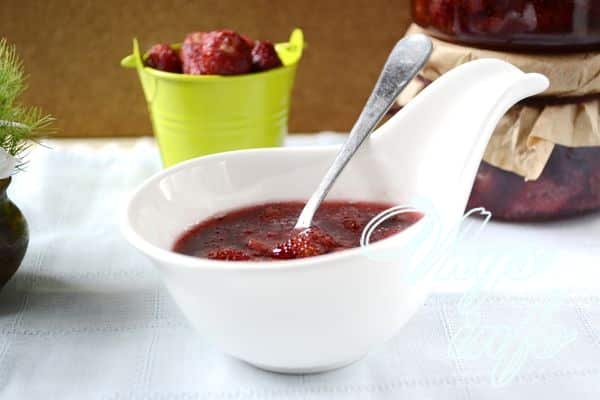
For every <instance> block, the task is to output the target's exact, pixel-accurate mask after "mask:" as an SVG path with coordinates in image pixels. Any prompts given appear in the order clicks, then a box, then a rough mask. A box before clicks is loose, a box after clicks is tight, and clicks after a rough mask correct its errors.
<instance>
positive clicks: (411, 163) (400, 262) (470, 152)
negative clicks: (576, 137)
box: [122, 60, 548, 373]
mask: <svg viewBox="0 0 600 400" xmlns="http://www.w3.org/2000/svg"><path fill="white" fill-rule="evenodd" d="M547 84H548V82H547V79H546V78H545V77H543V76H541V75H538V74H524V73H523V72H521V71H520V70H518V69H517V68H515V67H514V66H512V65H510V64H507V63H505V62H502V61H498V60H482V61H474V62H471V63H468V64H464V65H463V66H460V67H457V68H456V69H455V70H453V71H451V72H450V73H448V74H446V75H444V76H442V77H441V78H440V79H438V80H437V81H435V82H434V83H432V84H431V85H430V86H429V87H428V88H427V89H425V90H424V91H423V92H422V93H421V94H420V95H419V96H418V97H417V98H415V99H414V100H413V101H412V102H411V103H410V104H409V105H408V106H407V107H405V108H404V109H403V110H401V111H400V112H399V113H397V114H396V115H395V116H394V117H392V118H391V119H390V120H389V121H388V122H387V123H386V124H384V125H383V126H381V127H380V128H379V129H378V130H377V131H376V132H374V133H373V134H372V136H371V137H370V138H369V139H368V140H367V141H366V142H365V143H364V145H363V146H362V147H361V148H360V149H359V151H358V152H357V154H356V156H355V158H353V160H352V162H351V163H350V164H348V166H347V168H346V169H344V171H343V172H342V173H341V175H340V176H339V179H338V181H337V182H336V185H335V186H334V187H333V188H332V190H331V192H330V194H329V198H331V199H338V200H360V201H378V202H389V203H394V204H409V205H413V206H415V207H416V208H418V209H420V210H422V211H424V213H425V216H424V217H423V218H422V219H421V220H420V221H419V222H417V223H416V224H414V225H412V226H411V227H409V228H408V229H407V230H405V231H403V232H402V233H400V234H398V235H395V236H392V237H390V238H388V239H385V240H382V241H379V242H377V243H374V244H371V245H369V246H367V247H365V248H357V249H351V250H346V251H342V252H338V253H332V254H326V255H323V256H318V257H312V258H304V259H297V260H287V261H273V262H241V263H240V262H237V263H236V262H227V261H216V260H209V259H200V258H194V257H189V256H185V255H181V254H177V253H174V252H172V251H171V248H172V246H173V243H174V242H175V240H176V238H177V237H178V236H179V235H180V234H181V233H182V232H183V231H184V230H185V229H186V228H188V227H189V226H190V225H192V224H194V223H196V222H199V221H201V220H204V219H206V218H208V217H211V216H214V215H215V214H219V213H223V212H226V211H228V210H231V209H235V208H239V207H244V206H250V205H255V204H260V203H267V202H273V201H286V200H303V199H307V198H308V197H309V196H310V195H311V193H312V191H313V190H314V187H315V184H316V183H317V182H318V181H319V180H320V178H321V177H322V176H323V175H324V173H325V172H326V171H327V169H328V167H329V166H330V165H331V163H332V161H333V160H334V158H335V156H336V153H337V151H338V149H339V147H338V146H322V147H309V148H283V149H258V150H243V151H235V152H229V153H221V154H216V155H211V156H206V157H202V158H197V159H194V160H190V161H187V162H184V163H182V164H179V165H177V166H175V167H172V168H170V169H167V170H165V171H162V172H160V173H158V174H157V175H156V176H154V177H152V178H150V179H149V180H148V181H147V182H145V183H144V184H142V185H141V186H140V188H138V189H137V190H136V191H135V192H134V194H133V196H132V197H131V199H130V201H129V202H128V204H127V207H126V211H125V215H124V219H123V225H122V226H123V233H124V235H125V237H126V238H127V240H128V241H129V242H130V243H131V244H132V245H133V246H135V247H136V248H137V249H138V250H140V251H141V252H142V253H143V254H145V255H146V256H148V257H149V258H150V259H151V260H152V261H153V262H154V264H155V265H156V267H157V268H158V270H159V271H160V274H161V277H162V279H163V281H164V283H165V285H166V287H167V289H168V290H169V292H170V293H171V295H172V296H173V298H174V300H175V302H176V303H177V304H178V306H179V307H180V308H181V310H182V312H183V314H184V315H185V316H186V317H187V318H188V319H189V321H190V322H191V323H192V324H193V325H194V326H195V327H196V328H197V330H198V332H199V333H200V334H202V335H203V336H205V337H206V338H207V339H209V340H210V341H212V342H213V343H215V344H216V345H217V346H218V347H219V348H220V349H222V350H223V351H224V352H226V353H228V354H230V355H232V356H234V357H237V358H239V359H242V360H245V361H247V362H249V363H251V364H253V365H256V366H258V367H260V368H264V369H268V370H272V371H278V372H287V373H307V372H320V371H325V370H328V369H332V368H337V367H340V366H343V365H346V364H348V363H350V362H352V361H354V360H357V359H359V358H361V357H362V356H364V355H365V354H367V353H368V352H369V351H370V350H371V349H373V348H374V347H376V346H378V345H380V344H382V343H384V342H385V341H386V340H387V339H389V338H390V337H392V336H393V335H395V334H397V333H398V332H399V330H400V328H401V327H402V326H403V325H404V324H405V323H406V321H407V320H408V319H409V318H410V317H411V316H412V315H413V314H414V313H415V312H416V310H417V309H418V308H419V307H420V305H421V304H422V303H423V302H424V300H425V298H426V297H427V295H428V294H429V291H430V287H431V280H432V277H431V276H428V275H427V274H424V275H423V276H421V277H420V278H419V279H410V280H407V279H405V278H406V275H407V273H408V272H410V271H411V270H412V269H414V268H415V267H419V266H421V258H419V257H420V255H422V254H423V253H428V252H431V251H435V250H432V249H434V248H435V247H433V246H429V244H430V243H426V242H427V239H428V237H429V236H428V235H429V233H430V232H432V229H433V228H434V227H441V231H442V232H444V233H448V234H451V232H452V229H451V226H453V224H454V223H456V222H458V219H459V218H460V216H461V215H462V213H463V211H464V207H465V205H466V202H467V197H468V194H469V190H470V185H471V184H472V182H473V179H474V177H475V172H476V169H477V165H478V163H479V161H480V159H481V157H482V154H483V150H484V148H485V144H486V143H487V141H488V139H489V137H490V135H491V133H492V130H493V128H494V126H495V125H496V123H497V122H498V120H499V119H500V117H501V116H502V115H503V114H504V113H505V112H506V110H507V109H508V108H509V107H510V106H512V105H513V104H514V103H516V102H518V101H519V100H521V99H522V98H524V97H527V96H529V95H533V94H536V93H538V92H540V91H543V90H544V89H545V87H546V86H547ZM423 199H426V200H427V201H423ZM427 204H429V205H427ZM428 207H429V208H428ZM424 246H425V247H424Z"/></svg>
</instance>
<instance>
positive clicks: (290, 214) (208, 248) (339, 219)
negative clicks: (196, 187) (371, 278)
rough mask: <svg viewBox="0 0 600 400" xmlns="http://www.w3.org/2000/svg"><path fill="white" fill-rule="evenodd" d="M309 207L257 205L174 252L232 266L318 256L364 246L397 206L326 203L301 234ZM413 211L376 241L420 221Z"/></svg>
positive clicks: (207, 224)
mask: <svg viewBox="0 0 600 400" xmlns="http://www.w3.org/2000/svg"><path fill="white" fill-rule="evenodd" d="M303 207H304V203H303V202H299V201H298V202H281V203H270V204H263V205H257V206H252V207H247V208H243V209H240V210H235V211H231V212H229V213H227V214H224V215H221V216H216V217H213V218H211V219H208V220H206V221H204V222H201V223H200V224H198V225H196V226H194V227H192V228H191V229H189V230H188V231H186V232H184V233H183V234H182V235H181V237H180V238H179V239H178V240H177V241H176V242H175V245H174V246H173V250H174V251H175V252H177V253H182V254H186V255H190V256H195V257H201V258H210V259H217V260H227V261H272V260H286V259H295V258H303V257H313V256H318V255H321V254H327V253H332V252H336V251H341V250H344V249H349V248H353V247H359V245H360V236H361V233H362V231H363V229H364V228H365V226H366V225H367V224H368V222H369V221H370V220H371V219H372V218H373V217H375V216H376V215H377V214H379V213H380V212H382V211H385V210H386V209H388V208H390V207H392V205H391V204H383V203H368V202H347V201H326V202H324V203H323V204H322V205H321V207H320V208H319V210H318V211H317V213H316V215H315V218H314V219H313V227H311V228H310V229H308V230H304V231H295V230H294V225H295V224H296V221H297V219H298V216H299V215H300V212H301V211H302V208H303ZM422 216H423V214H421V213H418V212H410V213H405V214H401V215H397V216H395V217H392V218H389V219H388V220H386V221H385V222H383V223H382V224H381V225H379V227H378V228H377V229H376V230H375V231H374V232H373V234H372V235H371V239H370V240H371V242H375V241H378V240H382V239H385V238H387V237H389V236H392V235H395V234H397V233H399V232H401V231H403V230H404V229H406V228H408V227H409V226H410V225H412V224H414V223H415V222H417V221H419V220H420V219H421V218H422Z"/></svg>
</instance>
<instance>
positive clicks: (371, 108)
mask: <svg viewBox="0 0 600 400" xmlns="http://www.w3.org/2000/svg"><path fill="white" fill-rule="evenodd" d="M431 49H432V44H431V40H430V39H429V37H427V36H425V35H422V34H414V35H410V36H407V37H405V38H404V39H402V40H399V41H398V43H396V45H395V46H394V48H393V49H392V51H391V53H390V55H389V56H388V59H387V61H386V63H385V65H384V66H383V70H382V71H381V74H380V75H379V79H378V80H377V83H376V84H375V87H374V89H373V92H372V93H371V95H370V96H369V99H368V100H367V104H365V107H364V108H363V110H362V112H361V113H360V116H359V117H358V120H357V121H356V123H355V124H354V126H353V127H352V130H351V131H350V135H349V136H348V139H346V142H345V143H344V144H343V146H342V148H341V149H340V151H339V153H338V154H337V156H336V157H335V160H334V161H333V164H332V165H331V167H329V170H327V173H326V174H325V176H324V177H323V179H322V180H321V183H320V184H319V187H318V188H317V190H316V191H315V192H314V193H313V194H312V196H311V197H310V199H309V200H308V202H307V203H306V205H305V206H304V209H302V213H301V214H300V217H298V222H296V229H305V228H309V227H310V226H311V223H312V219H313V216H314V215H315V212H316V211H317V209H318V208H319V206H320V205H321V203H322V202H323V200H324V199H325V197H326V196H327V193H329V190H330V189H331V187H332V186H333V183H334V182H335V180H336V179H337V177H338V176H339V175H340V174H341V172H342V170H343V169H344V168H345V167H346V164H348V161H350V159H351V158H352V156H353V155H354V153H356V151H357V150H358V148H359V147H360V145H361V144H362V143H363V142H364V141H365V139H366V138H367V136H369V134H370V133H371V132H372V131H373V129H374V128H375V126H376V125H377V123H378V122H379V121H380V120H381V118H382V117H383V115H384V114H385V113H386V112H387V110H388V109H389V108H390V107H391V105H392V104H393V102H394V101H396V99H397V98H398V96H399V95H400V92H401V91H402V90H403V89H404V88H405V87H406V85H407V84H408V83H409V82H410V81H411V80H412V79H413V78H414V76H415V75H416V74H417V72H419V70H420V69H421V68H422V67H423V65H424V64H425V62H426V61H427V60H428V59H429V55H430V54H431Z"/></svg>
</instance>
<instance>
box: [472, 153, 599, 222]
mask: <svg viewBox="0 0 600 400" xmlns="http://www.w3.org/2000/svg"><path fill="white" fill-rule="evenodd" d="M480 206H482V207H485V208H486V209H488V210H489V211H491V212H492V215H493V216H494V218H495V219H501V220H507V221H542V220H556V219H560V218H566V217H572V216H576V215H579V214H584V213H588V212H591V211H597V210H600V147H577V148H569V147H564V146H560V145H556V146H555V147H554V150H553V151H552V154H551V156H550V159H549V160H548V163H547V164H546V167H545V168H544V171H543V172H542V175H541V176H540V177H539V178H538V179H536V180H535V181H525V180H524V179H523V177H521V176H518V175H516V174H513V173H512V172H508V171H504V170H502V169H500V168H496V167H494V166H492V165H490V164H488V163H486V162H482V163H481V165H480V167H479V171H478V172H477V178H476V179H475V185H474V186H473V190H472V192H471V198H470V199H469V204H468V206H467V209H471V208H474V207H480Z"/></svg>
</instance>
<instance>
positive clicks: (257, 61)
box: [252, 40, 281, 71]
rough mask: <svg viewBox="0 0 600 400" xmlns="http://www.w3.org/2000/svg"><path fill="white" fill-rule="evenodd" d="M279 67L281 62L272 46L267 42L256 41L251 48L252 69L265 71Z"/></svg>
mask: <svg viewBox="0 0 600 400" xmlns="http://www.w3.org/2000/svg"><path fill="white" fill-rule="evenodd" d="M277 67H281V60H280V59H279V56H278V55H277V52H276V51H275V47H274V46H273V44H272V43H271V42H269V41H267V40H263V41H260V40H257V41H256V42H255V43H254V47H253V48H252V69H254V70H255V71H266V70H268V69H273V68H277Z"/></svg>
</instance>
